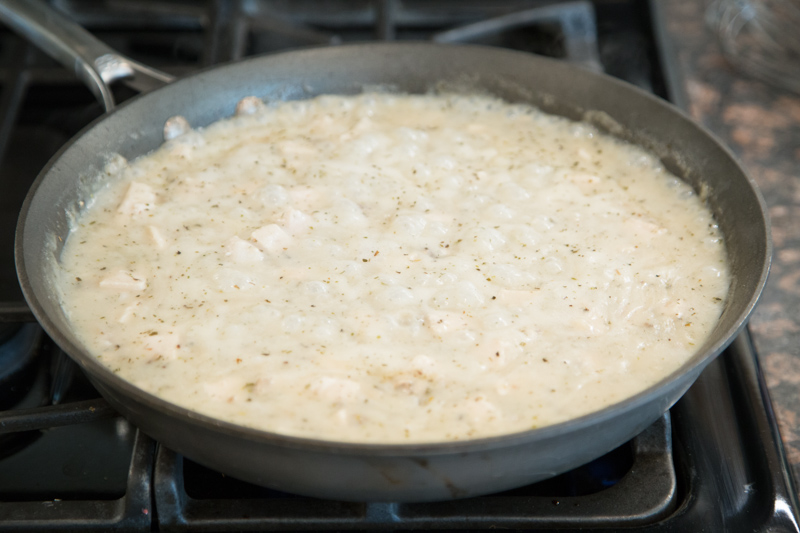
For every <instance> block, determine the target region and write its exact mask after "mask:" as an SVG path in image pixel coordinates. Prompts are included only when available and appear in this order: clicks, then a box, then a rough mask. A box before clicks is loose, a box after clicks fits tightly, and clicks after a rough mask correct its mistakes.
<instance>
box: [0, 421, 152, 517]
mask: <svg viewBox="0 0 800 533" xmlns="http://www.w3.org/2000/svg"><path fill="white" fill-rule="evenodd" d="M154 455H155V441H153V440H152V439H150V437H148V436H146V435H145V434H144V433H141V432H140V431H138V430H137V432H136V440H135V443H134V448H133V454H132V457H131V463H130V467H129V469H128V482H127V485H126V491H125V496H123V497H122V498H119V499H116V500H80V501H73V500H48V501H41V502H11V501H4V502H0V532H5V531H15V532H26V531H31V532H33V531H76V532H77V531H81V532H83V531H108V530H111V529H113V530H114V531H150V530H151V527H152V523H153V520H154V518H153V514H154V513H153V504H152V494H151V488H150V487H151V479H152V471H153V468H152V466H153V458H154ZM87 517H91V519H88V520H87Z"/></svg>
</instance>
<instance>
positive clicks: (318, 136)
mask: <svg viewBox="0 0 800 533" xmlns="http://www.w3.org/2000/svg"><path fill="white" fill-rule="evenodd" d="M175 123H178V124H179V125H180V124H182V123H181V121H180V120H178V121H177V122H176V121H173V124H172V126H170V127H171V128H172V129H171V130H170V132H168V133H169V135H168V137H174V138H171V139H170V140H169V141H168V142H166V143H165V144H164V145H163V147H161V148H160V149H158V150H156V151H155V152H154V153H152V154H149V155H146V156H143V157H141V158H139V159H137V160H136V161H133V162H131V163H128V162H126V161H124V160H122V159H121V158H118V159H116V160H114V161H112V162H111V163H110V164H109V166H108V168H107V171H106V172H107V174H109V179H108V180H107V181H108V185H107V186H106V187H104V188H103V189H102V190H99V191H97V193H96V194H95V195H94V198H93V200H92V203H91V205H90V206H89V207H88V208H87V209H86V210H85V212H84V213H82V214H81V216H80V218H79V220H78V222H77V223H76V225H75V227H74V229H73V231H72V233H71V234H70V236H69V238H68V240H67V243H66V245H65V248H64V251H63V255H62V264H61V270H60V273H59V278H60V280H59V283H60V289H61V291H62V306H63V308H64V310H65V312H66V314H67V316H68V317H69V320H70V321H71V323H72V324H73V325H74V328H75V330H76V331H77V332H78V335H79V338H80V339H81V340H82V342H83V343H85V346H86V348H87V350H88V351H89V352H90V353H92V354H93V355H94V356H96V357H97V358H98V360H100V361H101V362H102V363H103V364H104V365H106V366H107V367H108V368H110V369H111V370H112V371H113V372H115V373H117V374H119V375H120V376H121V377H123V378H124V379H126V380H128V381H130V382H132V383H134V384H135V385H137V386H138V387H140V388H142V389H144V390H145V391H148V392H150V393H152V394H154V395H156V396H159V397H161V398H163V399H165V400H167V401H169V402H173V403H175V404H178V405H181V406H184V407H186V408H189V409H192V410H195V411H197V412H200V413H203V414H206V415H209V416H212V417H216V418H219V419H223V420H226V421H229V422H232V423H236V424H240V425H245V426H251V427H254V428H259V429H263V430H267V431H271V432H276V433H281V434H286V435H295V436H302V437H309V438H317V439H325V440H331V441H350V442H373V443H406V442H436V441H450V440H463V439H472V438H477V437H486V436H492V435H500V434H508V433H513V432H519V431H524V430H528V429H531V428H538V427H542V426H546V425H549V424H554V423H558V422H562V421H565V420H569V419H572V418H575V417H578V416H581V415H585V414H587V413H590V412H593V411H596V410H599V409H601V408H603V407H606V406H608V405H611V404H614V403H616V402H619V401H621V400H624V399H626V398H628V397H630V396H631V395H634V394H636V393H637V392H640V391H642V390H644V389H646V388H647V387H649V386H651V385H653V384H654V383H656V382H657V381H659V380H660V379H662V378H664V377H665V376H667V375H668V374H670V373H671V372H673V371H675V370H676V369H678V368H679V367H680V366H681V365H682V364H683V363H685V362H686V361H687V359H689V358H690V357H691V356H692V355H693V354H694V353H695V351H696V349H697V347H699V346H700V345H701V344H702V343H703V342H704V340H705V339H706V338H707V336H708V335H709V332H710V330H711V329H712V328H713V326H714V325H715V323H716V322H717V320H718V318H719V316H720V313H721V311H722V309H723V306H724V300H725V298H726V295H727V292H728V286H729V274H728V267H727V265H726V253H725V247H724V244H723V241H722V238H721V234H720V231H719V229H718V227H717V225H716V223H715V221H714V220H713V218H712V215H711V213H710V212H709V211H708V209H706V208H705V207H704V205H703V204H702V202H701V201H700V199H699V198H698V197H697V196H696V195H695V194H694V193H693V191H692V190H691V188H690V187H689V186H688V185H687V184H685V183H684V182H683V181H681V180H679V179H678V178H676V177H675V176H672V175H670V174H669V173H668V172H667V171H666V170H665V169H664V168H663V167H662V165H661V163H660V162H659V161H658V159H657V158H655V157H654V156H653V155H651V154H649V153H647V152H645V151H643V150H642V149H641V148H638V147H636V146H632V145H629V144H626V143H624V142H622V141H620V140H617V139H615V138H612V137H610V136H607V135H604V134H601V133H600V132H599V131H598V130H597V129H595V128H593V127H592V126H590V125H587V124H584V123H577V122H572V121H569V120H567V119H564V118H561V117H555V116H551V115H547V114H544V113H542V112H540V111H538V110H536V109H534V108H532V107H529V106H526V105H517V104H508V103H504V102H502V101H500V100H496V99H493V98H489V97H482V96H454V95H426V96H409V95H387V94H364V95H360V96H355V97H340V96H323V97H319V98H315V99H313V100H308V101H299V102H283V103H275V104H271V105H267V106H265V105H264V104H262V103H261V102H259V101H258V100H256V99H253V98H249V99H245V100H244V101H243V102H242V103H240V105H239V108H238V113H237V116H235V117H233V118H231V119H228V120H223V121H220V122H218V123H215V124H213V125H211V126H209V127H208V128H205V129H204V130H202V131H199V130H191V129H188V130H187V128H185V127H184V128H178V129H177V130H175V127H174V124H175Z"/></svg>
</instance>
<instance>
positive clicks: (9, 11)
mask: <svg viewBox="0 0 800 533" xmlns="http://www.w3.org/2000/svg"><path fill="white" fill-rule="evenodd" d="M0 20H2V21H3V22H5V23H6V24H7V25H8V26H9V27H10V28H11V29H12V30H14V31H16V32H17V33H19V34H21V35H22V36H23V37H25V38H26V39H28V40H30V41H31V42H32V43H34V44H35V45H36V46H38V47H39V48H41V49H42V50H43V51H44V52H45V53H47V54H48V55H50V56H51V57H52V58H53V59H55V60H56V61H58V62H59V63H61V64H62V65H64V66H65V67H67V68H69V69H74V71H75V74H76V75H77V76H78V78H79V79H80V80H81V81H82V82H83V83H85V84H86V85H87V86H88V87H89V88H90V89H91V90H92V92H93V93H94V95H95V96H96V97H97V99H98V100H100V102H101V103H102V104H103V106H104V107H105V109H106V111H110V110H111V109H113V108H114V97H113V95H112V94H111V90H110V89H109V87H108V86H109V85H110V84H111V83H113V82H114V81H116V80H124V82H125V83H126V84H127V85H129V86H131V87H133V88H134V89H137V90H139V91H148V90H151V89H155V88H158V87H160V86H162V85H165V84H167V83H170V82H172V81H173V80H174V79H175V78H174V77H173V76H170V75H169V74H166V73H164V72H161V71H159V70H156V69H153V68H150V67H148V66H146V65H143V64H141V63H139V62H137V61H134V60H132V59H129V58H127V57H125V56H123V55H121V54H119V53H117V52H116V51H115V50H114V49H112V48H110V47H109V46H107V45H106V44H105V43H103V42H102V41H100V40H99V39H96V38H95V37H94V36H93V35H92V34H90V33H89V32H87V31H86V30H84V29H83V28H81V27H80V26H78V25H77V24H75V23H74V22H72V21H71V20H68V19H67V18H65V17H64V16H62V15H61V14H60V13H58V12H56V11H55V10H54V9H53V8H51V7H50V6H48V5H46V4H45V3H44V2H41V1H39V0H3V1H1V2H0Z"/></svg>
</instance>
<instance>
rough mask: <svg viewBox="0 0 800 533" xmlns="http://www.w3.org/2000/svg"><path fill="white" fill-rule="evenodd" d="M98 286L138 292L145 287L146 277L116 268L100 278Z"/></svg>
mask: <svg viewBox="0 0 800 533" xmlns="http://www.w3.org/2000/svg"><path fill="white" fill-rule="evenodd" d="M100 286H101V287H102V288H104V289H113V290H116V291H133V292H140V291H143V290H145V289H146V288H147V279H146V278H145V277H144V276H142V275H141V274H136V273H134V272H130V271H128V270H117V271H116V272H114V273H113V274H110V275H108V276H106V277H105V278H103V279H101V280H100Z"/></svg>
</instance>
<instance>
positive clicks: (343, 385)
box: [310, 376, 361, 403]
mask: <svg viewBox="0 0 800 533" xmlns="http://www.w3.org/2000/svg"><path fill="white" fill-rule="evenodd" d="M310 390H311V392H313V393H314V394H316V395H317V396H319V397H321V398H323V399H324V400H327V401H330V402H336V403H341V402H346V401H353V400H355V399H356V398H357V397H358V395H359V392H361V385H359V384H358V383H356V382H355V381H352V380H350V379H343V378H334V377H330V376H322V377H321V378H319V379H317V380H316V381H315V382H314V383H312V384H311V387H310Z"/></svg>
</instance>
